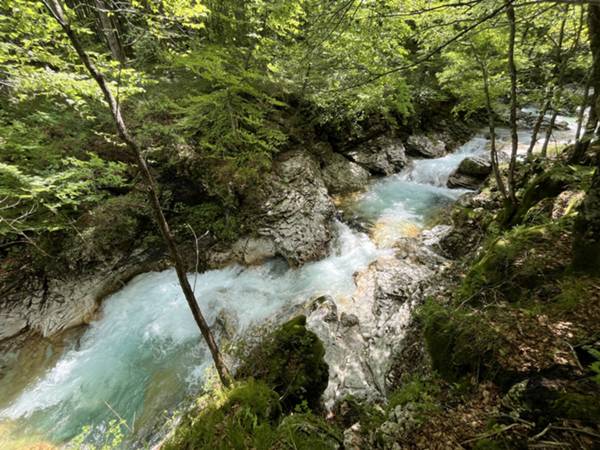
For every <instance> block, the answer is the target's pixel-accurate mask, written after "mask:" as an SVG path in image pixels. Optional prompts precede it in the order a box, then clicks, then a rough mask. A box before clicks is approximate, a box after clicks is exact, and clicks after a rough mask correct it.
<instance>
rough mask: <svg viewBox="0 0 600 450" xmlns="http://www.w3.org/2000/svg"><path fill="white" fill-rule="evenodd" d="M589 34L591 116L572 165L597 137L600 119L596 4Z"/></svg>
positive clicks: (592, 5) (591, 6) (599, 15)
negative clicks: (599, 119)
mask: <svg viewBox="0 0 600 450" xmlns="http://www.w3.org/2000/svg"><path fill="white" fill-rule="evenodd" d="M588 32H589V36H590V50H591V51H592V71H591V74H590V86H591V88H592V95H591V99H590V115H589V118H588V121H587V125H586V127H585V128H586V129H585V133H584V134H583V137H582V138H581V139H580V140H578V141H577V143H576V144H575V151H574V152H573V154H572V155H571V158H570V159H569V162H570V163H571V164H575V163H578V162H579V161H581V158H583V155H585V152H586V150H587V148H588V146H589V143H590V142H591V141H592V139H593V138H594V137H595V136H596V128H597V125H598V117H600V111H599V107H600V105H599V104H598V97H599V95H600V5H598V4H595V3H590V4H589V5H588Z"/></svg>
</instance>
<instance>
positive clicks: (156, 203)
mask: <svg viewBox="0 0 600 450" xmlns="http://www.w3.org/2000/svg"><path fill="white" fill-rule="evenodd" d="M43 2H44V4H45V6H46V8H47V9H48V10H49V12H50V14H51V15H52V16H53V17H54V18H55V19H56V21H57V22H58V23H59V25H60V26H61V28H62V29H63V31H64V32H65V34H66V35H67V36H68V38H69V40H70V42H71V45H72V46H73V47H74V48H75V51H76V52H77V55H78V56H79V59H80V60H81V62H82V63H83V64H84V65H85V67H86V69H87V70H88V72H89V73H90V75H91V76H92V78H94V80H95V81H96V82H97V83H98V86H99V87H100V90H101V91H102V94H103V95H104V99H105V100H106V102H107V103H108V105H109V107H110V110H111V113H112V116H113V120H114V122H115V125H116V127H117V132H118V134H119V137H120V138H121V140H122V141H123V142H124V143H125V144H126V145H127V147H128V148H129V149H130V150H131V151H132V152H133V153H134V154H135V157H136V159H137V164H138V167H139V169H140V171H141V173H142V176H143V177H144V179H145V181H146V183H147V185H148V191H149V192H148V194H149V196H150V201H151V204H152V208H153V210H154V214H155V215H156V220H157V222H158V225H159V228H160V232H161V234H162V236H163V239H164V241H165V243H166V244H167V247H168V249H169V252H170V254H171V258H172V259H173V262H174V264H175V271H176V272H177V278H178V279H179V284H180V285H181V290H182V291H183V294H184V296H185V299H186V300H187V303H188V305H189V307H190V309H191V311H192V315H193V316H194V319H195V321H196V323H197V324H198V327H199V328H200V331H201V333H202V336H203V337H204V340H205V341H206V343H207V345H208V348H209V349H210V352H211V354H212V357H213V360H214V363H215V366H216V368H217V372H218V374H219V378H220V379H221V382H222V383H223V385H224V386H226V387H227V386H229V385H230V384H231V382H232V378H231V375H230V373H229V370H228V369H227V366H226V365H225V362H224V360H223V357H222V355H221V352H220V351H219V348H218V347H217V344H216V342H215V339H214V337H213V335H212V332H211V331H210V328H209V326H208V324H207V322H206V320H205V319H204V316H203V315H202V312H201V311H200V308H199V306H198V303H197V302H196V297H195V295H194V291H193V290H192V287H191V286H190V283H189V280H188V278H187V274H186V270H185V266H184V263H183V259H182V257H181V255H180V254H179V250H178V249H177V246H176V244H175V240H174V238H173V235H172V234H171V230H170V228H169V224H168V222H167V219H166V218H165V215H164V213H163V210H162V208H161V206H160V200H159V197H158V187H157V184H156V180H155V179H154V176H153V175H152V173H151V172H150V168H149V167H148V164H147V162H146V159H145V158H144V155H143V154H142V150H141V148H140V146H139V144H138V143H137V142H136V141H135V140H134V139H133V137H132V136H131V135H130V134H129V130H128V129H127V127H126V125H125V122H124V121H123V117H122V115H121V110H120V108H119V104H118V103H117V101H116V99H115V97H114V96H113V94H112V92H111V90H110V87H109V86H108V83H107V82H106V79H105V78H104V76H103V75H102V73H100V71H98V69H97V68H96V66H95V65H94V63H93V62H92V60H91V59H90V57H89V56H88V54H87V53H86V51H85V50H84V48H83V46H82V45H81V42H80V41H79V39H78V37H77V35H76V34H75V32H74V30H73V29H72V28H71V25H70V23H69V21H68V20H67V18H66V17H65V14H64V11H63V8H62V5H61V4H60V0H43Z"/></svg>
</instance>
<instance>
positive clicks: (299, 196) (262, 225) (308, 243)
mask: <svg viewBox="0 0 600 450" xmlns="http://www.w3.org/2000/svg"><path fill="white" fill-rule="evenodd" d="M242 209H243V212H244V214H245V215H246V216H247V217H249V221H254V225H255V227H256V234H257V236H258V237H261V238H263V240H261V241H256V244H257V245H255V246H254V247H255V250H257V252H254V254H253V255H248V256H249V257H250V256H252V257H251V258H250V259H253V257H256V256H265V255H267V254H272V253H275V254H278V255H281V256H283V257H284V258H285V259H286V260H287V261H288V263H289V264H290V265H294V266H297V265H300V264H303V263H305V262H308V261H313V260H316V259H320V258H322V257H324V256H325V255H326V254H327V251H328V248H329V246H328V244H329V242H330V241H331V240H332V239H333V238H334V237H335V235H336V232H335V228H334V224H333V219H334V217H335V212H336V210H335V206H334V205H333V203H332V201H331V199H330V197H329V196H328V194H327V188H326V187H325V183H324V182H323V179H322V177H321V173H320V170H319V166H318V164H317V163H316V161H315V160H314V159H313V157H311V156H310V155H308V154H307V153H305V152H300V151H293V152H288V153H286V154H284V155H282V156H281V157H280V159H279V160H278V161H277V162H276V163H275V164H274V167H273V171H272V173H270V174H267V175H266V176H265V179H264V181H263V183H261V184H260V185H258V186H255V187H254V188H253V189H252V190H250V191H249V192H248V194H247V196H246V198H245V199H244V201H243V204H242ZM268 242H272V245H273V247H274V248H272V247H271V244H270V243H268ZM258 244H260V245H258ZM258 250H260V252H258ZM273 250H274V251H273Z"/></svg>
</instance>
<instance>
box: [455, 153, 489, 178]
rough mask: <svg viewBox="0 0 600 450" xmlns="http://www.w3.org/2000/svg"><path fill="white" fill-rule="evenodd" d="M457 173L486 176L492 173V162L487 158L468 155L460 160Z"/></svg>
mask: <svg viewBox="0 0 600 450" xmlns="http://www.w3.org/2000/svg"><path fill="white" fill-rule="evenodd" d="M458 173H461V174H463V175H471V176H474V177H486V176H488V175H489V174H490V173H492V164H491V162H490V161H489V159H486V158H482V157H478V156H469V157H467V158H465V159H463V160H462V161H461V162H460V165H459V166H458Z"/></svg>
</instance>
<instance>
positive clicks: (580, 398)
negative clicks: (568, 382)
mask: <svg viewBox="0 0 600 450" xmlns="http://www.w3.org/2000/svg"><path fill="white" fill-rule="evenodd" d="M552 409H553V413H554V414H555V415H556V416H557V417H561V418H565V419H574V420H582V421H585V422H590V423H593V424H597V423H600V395H598V394H582V393H578V392H567V393H563V394H561V395H560V396H559V397H558V399H556V400H555V401H554V403H553V405H552Z"/></svg>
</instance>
